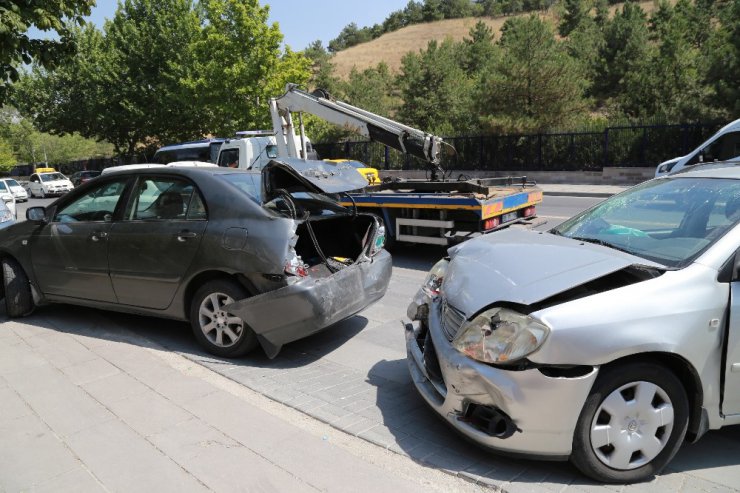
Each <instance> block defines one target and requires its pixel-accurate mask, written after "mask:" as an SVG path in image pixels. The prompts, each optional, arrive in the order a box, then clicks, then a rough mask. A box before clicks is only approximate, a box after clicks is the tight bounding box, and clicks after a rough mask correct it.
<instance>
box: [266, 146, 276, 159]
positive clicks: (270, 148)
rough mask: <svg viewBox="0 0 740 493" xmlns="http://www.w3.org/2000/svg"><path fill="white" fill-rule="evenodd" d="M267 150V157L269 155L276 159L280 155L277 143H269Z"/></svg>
mask: <svg viewBox="0 0 740 493" xmlns="http://www.w3.org/2000/svg"><path fill="white" fill-rule="evenodd" d="M266 151H267V157H269V158H270V159H275V158H276V157H278V150H277V146H276V145H272V144H270V145H268V146H267V149H266Z"/></svg>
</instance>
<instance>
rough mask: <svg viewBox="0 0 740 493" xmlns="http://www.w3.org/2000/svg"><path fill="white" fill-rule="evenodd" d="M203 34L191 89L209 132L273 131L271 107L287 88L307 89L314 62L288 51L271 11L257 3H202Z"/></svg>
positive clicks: (209, 0) (196, 50) (223, 0)
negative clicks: (302, 86)
mask: <svg viewBox="0 0 740 493" xmlns="http://www.w3.org/2000/svg"><path fill="white" fill-rule="evenodd" d="M200 5H201V12H202V14H201V15H202V19H201V22H202V25H203V28H202V31H201V34H200V35H199V36H198V38H197V41H196V42H195V43H194V44H193V47H192V52H193V54H194V57H195V69H194V70H193V71H192V72H191V76H190V78H189V79H188V80H187V85H188V87H190V88H191V89H192V90H193V91H194V93H195V94H196V99H195V101H194V102H195V103H196V104H197V105H198V107H201V108H205V109H207V111H208V115H207V119H208V120H207V121H208V123H209V125H208V130H209V131H210V132H211V133H215V134H218V135H233V133H234V132H235V131H237V130H245V129H255V128H264V127H265V126H270V127H271V125H269V122H270V119H269V112H268V109H267V101H268V99H269V98H270V97H273V96H276V95H279V94H282V92H283V91H284V90H285V85H286V84H287V83H288V82H294V83H297V84H305V83H307V82H308V80H309V77H310V60H309V59H308V58H306V57H305V56H304V55H303V54H301V53H296V52H293V51H292V50H290V48H287V47H286V48H285V51H284V52H281V47H280V45H281V43H282V41H283V36H282V34H281V33H280V29H279V28H278V25H277V24H272V25H268V24H267V17H268V14H269V9H268V7H262V6H260V3H259V2H258V1H257V0H202V1H201V4H200Z"/></svg>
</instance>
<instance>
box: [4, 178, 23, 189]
mask: <svg viewBox="0 0 740 493" xmlns="http://www.w3.org/2000/svg"><path fill="white" fill-rule="evenodd" d="M5 183H7V184H8V186H11V187H20V185H19V184H18V182H17V181H15V180H11V179H8V180H5Z"/></svg>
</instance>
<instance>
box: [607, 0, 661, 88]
mask: <svg viewBox="0 0 740 493" xmlns="http://www.w3.org/2000/svg"><path fill="white" fill-rule="evenodd" d="M649 41H650V39H649V35H648V29H647V19H646V18H645V13H644V12H643V10H642V9H641V8H640V6H639V5H638V4H636V3H633V2H631V1H628V2H626V3H625V4H624V6H623V7H622V9H621V11H618V12H617V13H616V14H615V16H614V18H613V19H612V20H611V21H609V22H607V24H606V25H605V27H604V44H603V46H602V48H601V50H600V52H599V57H600V58H601V63H600V64H599V69H598V71H597V74H596V79H595V81H594V92H595V93H596V94H598V95H600V96H601V97H602V98H609V97H615V96H618V95H619V94H622V93H623V92H624V87H623V86H624V80H625V76H626V75H627V74H628V73H630V72H632V71H634V70H638V67H640V68H643V67H644V66H645V61H646V59H647V57H648V56H649V50H650V43H649Z"/></svg>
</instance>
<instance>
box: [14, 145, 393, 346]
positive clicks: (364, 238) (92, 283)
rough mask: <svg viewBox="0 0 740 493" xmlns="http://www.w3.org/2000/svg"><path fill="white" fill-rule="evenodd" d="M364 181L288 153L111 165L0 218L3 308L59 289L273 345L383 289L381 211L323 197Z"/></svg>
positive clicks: (228, 339) (230, 339) (215, 334)
mask: <svg viewBox="0 0 740 493" xmlns="http://www.w3.org/2000/svg"><path fill="white" fill-rule="evenodd" d="M365 184H366V182H365V180H364V178H362V176H360V175H359V174H358V173H357V172H356V171H355V170H354V169H353V168H351V167H349V166H344V165H342V164H341V163H340V164H335V163H325V162H322V161H304V160H298V159H285V160H276V161H272V162H270V163H269V164H268V165H267V166H265V167H264V169H263V170H262V171H261V172H259V171H257V172H254V171H243V170H233V169H228V168H217V167H212V168H211V167H200V168H196V167H156V168H149V167H142V168H140V169H122V170H117V171H116V170H114V171H112V172H110V173H106V174H105V175H104V176H101V177H99V178H97V179H96V180H92V181H90V182H89V183H85V184H83V185H81V186H80V187H78V188H76V189H75V190H73V191H72V192H70V193H69V194H66V195H65V196H64V197H62V198H60V199H59V200H57V201H56V202H54V203H53V204H51V205H50V206H49V207H46V208H43V207H33V208H30V209H29V210H28V212H27V218H28V220H27V221H24V222H23V223H19V224H16V225H14V226H11V227H9V228H7V229H5V230H3V231H0V261H1V262H2V266H3V293H0V294H4V297H5V302H6V311H7V313H8V315H9V316H11V317H15V316H23V315H26V314H28V313H30V312H31V311H32V310H33V309H34V307H35V306H38V305H43V304H45V303H69V304H77V305H85V306H92V307H96V308H102V309H110V310H116V311H124V312H130V313H139V314H145V315H154V316H160V317H167V318H174V319H178V320H189V321H190V323H191V326H192V329H193V333H194V335H195V337H196V339H197V340H198V342H199V343H200V344H201V345H202V346H203V347H204V348H205V349H207V350H208V351H209V352H211V353H213V354H216V355H219V356H224V357H235V356H240V355H243V354H245V353H247V352H249V351H251V350H253V349H255V348H256V347H257V346H258V345H261V346H262V347H263V348H264V350H265V352H266V354H267V355H268V356H269V357H270V358H272V357H275V356H276V355H277V354H278V352H279V351H280V349H281V347H282V346H283V345H284V344H287V343H289V342H291V341H294V340H297V339H300V338H302V337H305V336H307V335H310V334H312V333H315V332H317V331H319V330H322V329H324V328H326V327H328V326H330V325H332V324H334V323H336V322H339V321H341V320H343V319H346V318H348V317H350V316H352V315H354V314H356V313H357V312H359V311H361V310H362V309H364V308H365V307H367V306H368V305H370V304H371V303H374V302H375V301H377V300H379V299H380V298H381V297H382V296H383V295H384V293H385V290H386V288H387V286H388V282H389V280H390V274H391V258H390V255H389V254H388V253H387V252H386V251H385V250H384V249H383V243H384V238H385V232H384V229H383V226H382V223H381V222H380V221H379V220H378V218H377V217H376V216H374V215H371V214H359V213H357V211H356V210H354V209H352V208H345V207H342V206H341V205H340V204H339V203H338V202H337V200H336V198H337V196H338V195H337V194H342V193H344V192H346V191H348V190H354V189H357V188H361V187H362V186H364V185H365Z"/></svg>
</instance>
